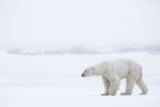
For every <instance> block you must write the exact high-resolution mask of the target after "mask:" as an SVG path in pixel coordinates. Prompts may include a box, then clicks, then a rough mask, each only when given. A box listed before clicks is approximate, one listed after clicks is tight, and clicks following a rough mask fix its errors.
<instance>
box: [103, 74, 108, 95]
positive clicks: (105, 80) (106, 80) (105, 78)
mask: <svg viewBox="0 0 160 107" xmlns="http://www.w3.org/2000/svg"><path fill="white" fill-rule="evenodd" d="M102 80H103V84H104V88H105V92H104V94H101V95H109V86H110V82H109V80H108V79H107V77H105V76H102Z"/></svg>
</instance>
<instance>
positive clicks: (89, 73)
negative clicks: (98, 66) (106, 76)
mask: <svg viewBox="0 0 160 107" xmlns="http://www.w3.org/2000/svg"><path fill="white" fill-rule="evenodd" d="M94 74H95V67H88V68H87V69H86V70H85V71H84V72H83V73H82V75H81V76H82V77H88V76H92V75H94Z"/></svg>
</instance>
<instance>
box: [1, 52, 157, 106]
mask: <svg viewBox="0 0 160 107" xmlns="http://www.w3.org/2000/svg"><path fill="white" fill-rule="evenodd" d="M119 58H129V59H134V60H136V61H137V62H139V63H140V64H141V65H142V66H143V70H144V81H145V83H146V84H147V86H148V87H149V93H148V95H146V96H141V95H138V94H139V93H140V89H139V88H138V87H137V86H135V88H134V92H133V95H132V96H120V95H119V93H120V92H123V91H124V90H125V80H122V82H121V87H120V90H119V91H118V94H117V95H116V96H100V94H102V93H103V92H104V88H103V84H102V80H101V77H89V78H82V77H81V76H80V75H81V73H82V72H83V70H84V69H85V68H86V67H87V66H90V65H93V64H97V63H99V62H102V61H104V60H113V59H119ZM117 106H123V107H159V106H160V54H148V53H120V54H101V55H99V54H97V55H68V54H66V55H50V56H45V55H44V56H21V55H0V107H117Z"/></svg>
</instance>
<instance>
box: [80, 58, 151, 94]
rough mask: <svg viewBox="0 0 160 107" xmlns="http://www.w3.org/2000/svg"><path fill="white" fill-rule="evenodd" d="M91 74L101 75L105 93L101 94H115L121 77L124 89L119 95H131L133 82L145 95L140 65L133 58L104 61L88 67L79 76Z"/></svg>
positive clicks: (145, 87) (146, 90)
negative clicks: (124, 80) (124, 83)
mask: <svg viewBox="0 0 160 107" xmlns="http://www.w3.org/2000/svg"><path fill="white" fill-rule="evenodd" d="M93 75H97V76H98V75H99V76H101V77H102V80H103V83H104V87H105V93H104V94H102V95H116V91H117V90H118V89H119V85H120V80H121V79H126V90H125V92H124V93H121V95H131V94H132V91H133V88H134V85H135V84H137V85H138V87H139V88H140V89H141V90H142V93H140V95H146V94H147V92H148V88H147V86H146V85H145V83H144V82H143V79H142V67H141V65H140V64H138V63H136V62H135V61H133V60H129V59H119V60H114V61H105V62H102V63H100V64H97V65H94V66H91V67H88V68H87V69H86V70H85V71H84V72H83V73H82V75H81V76H82V77H88V76H93Z"/></svg>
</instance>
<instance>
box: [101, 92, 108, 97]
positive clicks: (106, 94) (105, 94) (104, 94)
mask: <svg viewBox="0 0 160 107" xmlns="http://www.w3.org/2000/svg"><path fill="white" fill-rule="evenodd" d="M101 96H109V93H103V94H101Z"/></svg>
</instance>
